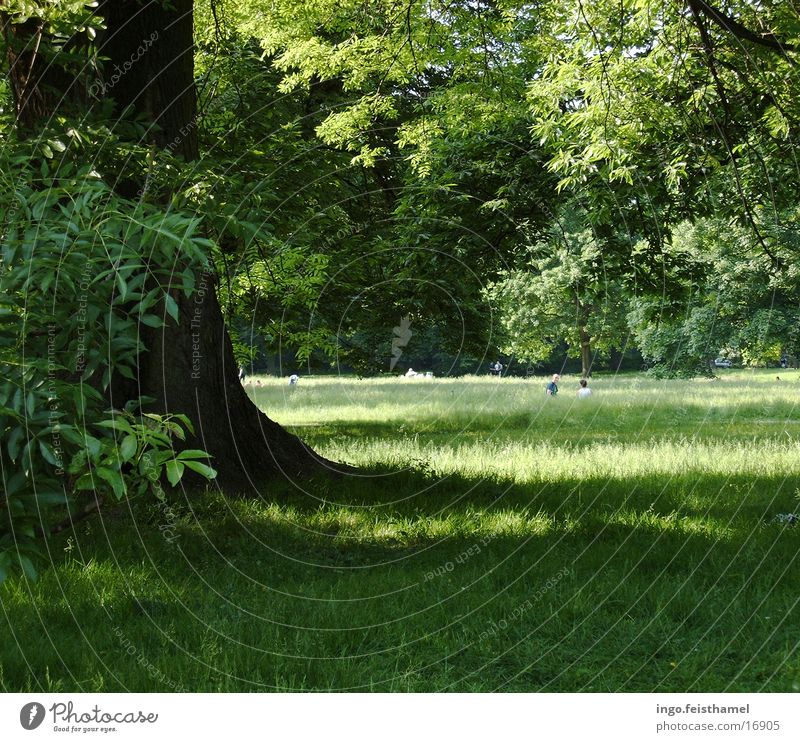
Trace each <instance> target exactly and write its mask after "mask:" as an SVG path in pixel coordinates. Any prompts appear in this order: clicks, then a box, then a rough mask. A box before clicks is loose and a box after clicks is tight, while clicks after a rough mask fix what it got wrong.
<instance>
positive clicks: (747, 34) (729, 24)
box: [688, 0, 800, 62]
mask: <svg viewBox="0 0 800 742" xmlns="http://www.w3.org/2000/svg"><path fill="white" fill-rule="evenodd" d="M688 4H689V8H690V9H691V10H692V11H693V12H700V13H702V14H703V15H704V16H706V17H707V18H708V19H709V20H710V21H712V22H713V23H715V24H716V25H717V26H719V27H720V28H722V29H724V30H725V31H727V32H728V33H731V34H733V35H734V36H735V37H736V38H737V39H741V40H743V41H749V42H750V43H752V44H758V45H759V46H764V47H766V48H767V49H772V50H773V51H776V52H778V53H779V54H780V55H781V56H783V57H785V58H786V59H789V56H788V54H787V52H796V51H800V49H798V47H797V46H795V45H794V44H789V43H787V42H784V41H781V40H780V39H779V38H778V37H777V36H775V34H773V33H766V34H759V33H756V32H755V31H751V30H750V29H749V28H747V27H746V26H744V25H742V24H741V23H739V21H737V20H736V19H735V18H731V17H730V16H728V15H725V14H724V13H723V12H722V11H720V10H717V9H716V8H714V7H712V6H711V5H709V4H708V3H707V2H705V0H688ZM790 61H792V62H794V60H790Z"/></svg>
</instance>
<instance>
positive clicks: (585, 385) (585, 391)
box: [578, 379, 592, 399]
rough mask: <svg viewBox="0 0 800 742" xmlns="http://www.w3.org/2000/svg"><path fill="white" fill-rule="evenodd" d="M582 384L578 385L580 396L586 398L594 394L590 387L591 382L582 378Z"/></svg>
mask: <svg viewBox="0 0 800 742" xmlns="http://www.w3.org/2000/svg"><path fill="white" fill-rule="evenodd" d="M580 383H581V385H580V387H578V398H580V399H584V398H586V397H591V396H592V390H591V389H589V382H588V381H586V379H581V382H580Z"/></svg>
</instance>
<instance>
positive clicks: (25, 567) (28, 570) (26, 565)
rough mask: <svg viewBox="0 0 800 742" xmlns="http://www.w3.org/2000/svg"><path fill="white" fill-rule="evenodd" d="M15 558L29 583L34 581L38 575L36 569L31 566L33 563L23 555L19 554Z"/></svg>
mask: <svg viewBox="0 0 800 742" xmlns="http://www.w3.org/2000/svg"><path fill="white" fill-rule="evenodd" d="M17 558H18V559H19V566H20V567H22V571H23V572H24V573H25V576H26V577H27V578H28V579H29V580H31V581H33V580H35V579H36V578H37V577H38V573H37V572H36V567H34V566H33V562H32V561H31V560H30V559H29V558H28V557H26V556H25V555H24V554H20V555H19V556H18V557H17Z"/></svg>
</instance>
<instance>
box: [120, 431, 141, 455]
mask: <svg viewBox="0 0 800 742" xmlns="http://www.w3.org/2000/svg"><path fill="white" fill-rule="evenodd" d="M138 447H139V444H138V440H137V438H136V436H135V435H126V436H125V437H124V438H123V439H122V443H121V444H120V447H119V455H120V458H121V459H122V460H123V461H129V460H130V459H131V458H132V457H133V456H134V455H135V454H136V450H137V449H138Z"/></svg>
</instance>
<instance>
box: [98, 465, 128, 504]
mask: <svg viewBox="0 0 800 742" xmlns="http://www.w3.org/2000/svg"><path fill="white" fill-rule="evenodd" d="M95 471H96V472H97V476H98V477H100V478H101V479H103V480H105V481H106V482H108V483H109V484H110V485H111V489H113V490H114V496H115V497H116V498H117V499H118V500H121V499H122V498H123V497H124V496H125V482H124V481H123V480H122V475H121V474H120V473H119V472H118V471H114V470H113V469H109V468H108V467H105V466H98V467H97V469H96V470H95Z"/></svg>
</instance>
